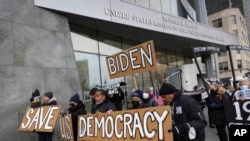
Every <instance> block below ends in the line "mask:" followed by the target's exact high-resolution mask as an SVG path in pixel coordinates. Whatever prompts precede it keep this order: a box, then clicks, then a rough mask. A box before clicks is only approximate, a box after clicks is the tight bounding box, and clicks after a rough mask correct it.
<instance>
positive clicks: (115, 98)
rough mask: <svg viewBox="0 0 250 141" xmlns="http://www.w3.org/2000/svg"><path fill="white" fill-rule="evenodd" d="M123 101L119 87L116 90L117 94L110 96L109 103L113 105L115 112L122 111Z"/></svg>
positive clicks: (122, 94)
mask: <svg viewBox="0 0 250 141" xmlns="http://www.w3.org/2000/svg"><path fill="white" fill-rule="evenodd" d="M123 99H124V93H123V91H122V89H121V88H120V87H118V88H117V93H115V94H112V95H110V101H111V102H112V103H114V105H115V108H116V110H117V111H121V110H122V100H123Z"/></svg>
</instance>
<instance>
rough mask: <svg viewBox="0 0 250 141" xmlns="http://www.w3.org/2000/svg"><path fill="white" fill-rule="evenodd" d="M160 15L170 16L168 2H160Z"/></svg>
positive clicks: (165, 0)
mask: <svg viewBox="0 0 250 141" xmlns="http://www.w3.org/2000/svg"><path fill="white" fill-rule="evenodd" d="M161 6H162V7H161V9H162V13H166V14H171V4H170V0H161Z"/></svg>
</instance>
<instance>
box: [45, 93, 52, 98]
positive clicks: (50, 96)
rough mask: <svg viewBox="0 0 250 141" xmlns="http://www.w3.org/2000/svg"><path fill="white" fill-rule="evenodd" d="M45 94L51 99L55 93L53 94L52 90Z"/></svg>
mask: <svg viewBox="0 0 250 141" xmlns="http://www.w3.org/2000/svg"><path fill="white" fill-rule="evenodd" d="M44 96H46V97H48V98H49V99H51V98H53V97H54V95H53V93H52V92H46V93H45V94H44Z"/></svg>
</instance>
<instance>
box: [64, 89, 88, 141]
mask: <svg viewBox="0 0 250 141" xmlns="http://www.w3.org/2000/svg"><path fill="white" fill-rule="evenodd" d="M69 105H70V107H69V109H68V111H69V114H71V118H72V126H73V134H74V141H77V133H78V132H77V127H78V116H79V115H86V114H87V112H86V110H85V105H84V104H83V102H82V101H81V100H80V96H79V94H78V93H76V94H75V95H73V96H72V97H71V98H70V99H69Z"/></svg>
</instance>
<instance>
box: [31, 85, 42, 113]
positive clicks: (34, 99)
mask: <svg viewBox="0 0 250 141" xmlns="http://www.w3.org/2000/svg"><path fill="white" fill-rule="evenodd" d="M30 102H31V106H30V107H31V108H37V107H40V106H41V96H40V92H39V90H38V89H35V90H34V91H33V92H32V96H31V98H30Z"/></svg>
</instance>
